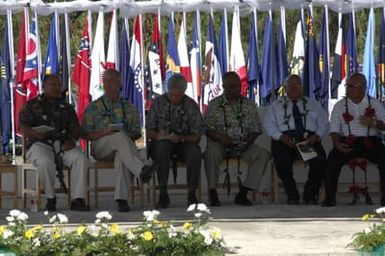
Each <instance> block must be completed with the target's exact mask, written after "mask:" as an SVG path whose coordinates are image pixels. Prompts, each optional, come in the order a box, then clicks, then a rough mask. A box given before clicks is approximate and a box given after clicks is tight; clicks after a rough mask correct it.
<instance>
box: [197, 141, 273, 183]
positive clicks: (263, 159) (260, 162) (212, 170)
mask: <svg viewBox="0 0 385 256" xmlns="http://www.w3.org/2000/svg"><path fill="white" fill-rule="evenodd" d="M225 156H226V154H225V148H224V147H223V146H222V145H221V144H219V143H218V142H216V141H208V142H207V148H206V152H205V153H204V161H205V169H206V175H207V185H208V189H209V190H210V189H213V188H216V187H217V183H218V177H219V171H220V166H221V164H222V162H223V160H224V159H225ZM241 160H242V161H245V162H246V163H247V165H248V167H247V171H246V173H245V175H242V178H243V179H242V186H244V187H247V188H250V189H253V190H258V189H259V184H260V183H261V179H262V177H263V175H264V173H265V172H266V169H267V168H270V165H269V162H270V154H269V152H268V151H267V150H265V149H263V148H261V147H259V146H258V145H256V144H251V145H250V146H249V147H248V148H247V149H246V151H245V152H243V154H242V155H241ZM241 171H242V170H241ZM242 172H244V171H242Z"/></svg>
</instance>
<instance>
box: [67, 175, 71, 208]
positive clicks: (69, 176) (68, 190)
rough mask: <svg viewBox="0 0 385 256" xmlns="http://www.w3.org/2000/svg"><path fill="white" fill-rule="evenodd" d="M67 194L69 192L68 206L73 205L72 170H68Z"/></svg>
mask: <svg viewBox="0 0 385 256" xmlns="http://www.w3.org/2000/svg"><path fill="white" fill-rule="evenodd" d="M67 192H68V196H67V200H68V206H70V205H71V170H70V169H68V188H67Z"/></svg>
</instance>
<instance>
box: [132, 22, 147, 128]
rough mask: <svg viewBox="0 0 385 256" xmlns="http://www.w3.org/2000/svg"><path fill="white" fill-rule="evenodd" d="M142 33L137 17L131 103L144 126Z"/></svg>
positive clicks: (133, 46)
mask: <svg viewBox="0 0 385 256" xmlns="http://www.w3.org/2000/svg"><path fill="white" fill-rule="evenodd" d="M141 38H142V37H141V31H140V17H139V16H136V19H135V24H134V33H133V36H132V42H131V51H130V53H131V56H130V70H129V72H130V78H129V81H130V83H129V86H128V88H129V90H130V93H129V99H128V100H129V101H130V102H131V103H132V104H134V105H135V107H136V109H137V110H138V112H139V114H140V121H141V124H142V125H143V117H144V115H143V114H144V113H143V111H144V109H143V91H144V89H143V88H144V86H143V84H142V79H141V76H142V74H141V72H142V63H141V54H140V51H141Z"/></svg>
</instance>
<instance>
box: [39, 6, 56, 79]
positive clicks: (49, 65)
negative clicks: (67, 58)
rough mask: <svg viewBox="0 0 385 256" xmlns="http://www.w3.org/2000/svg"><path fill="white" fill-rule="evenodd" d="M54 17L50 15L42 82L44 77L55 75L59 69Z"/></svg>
mask: <svg viewBox="0 0 385 256" xmlns="http://www.w3.org/2000/svg"><path fill="white" fill-rule="evenodd" d="M56 23H57V21H56V15H55V14H52V18H51V28H50V31H49V39H48V48H47V54H46V57H45V64H44V71H43V74H42V80H44V77H45V75H49V74H57V73H58V68H59V58H58V49H57V42H56Z"/></svg>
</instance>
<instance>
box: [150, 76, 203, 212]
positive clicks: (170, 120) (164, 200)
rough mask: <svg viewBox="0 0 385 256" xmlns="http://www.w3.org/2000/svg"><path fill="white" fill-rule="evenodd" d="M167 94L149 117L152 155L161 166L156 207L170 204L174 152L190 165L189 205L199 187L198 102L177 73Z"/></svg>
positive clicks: (151, 110) (199, 118)
mask: <svg viewBox="0 0 385 256" xmlns="http://www.w3.org/2000/svg"><path fill="white" fill-rule="evenodd" d="M167 87H168V93H165V94H163V95H161V96H159V97H158V98H156V99H155V100H154V103H153V105H152V107H151V109H150V110H149V112H148V115H147V119H146V131H147V136H148V138H149V139H150V140H151V142H150V155H151V157H152V159H153V160H154V162H155V163H156V164H158V165H159V169H158V182H159V187H160V196H159V201H158V203H157V205H156V207H157V208H166V207H168V205H169V204H170V199H169V196H168V192H167V183H168V177H169V171H170V160H171V158H172V156H173V155H177V157H178V159H180V160H182V161H184V162H185V163H186V167H187V184H188V195H187V202H188V204H192V203H197V198H196V189H197V186H198V181H199V178H200V169H201V148H200V146H199V141H200V139H201V133H202V116H201V113H200V111H199V106H198V104H197V103H196V102H195V101H194V100H193V99H191V98H189V97H188V96H187V95H185V92H186V89H187V82H186V79H185V78H184V77H183V76H182V75H180V74H174V75H173V76H171V77H170V78H169V80H168V82H167Z"/></svg>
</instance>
